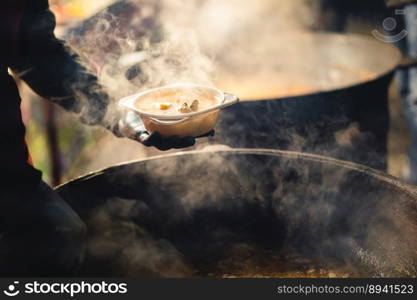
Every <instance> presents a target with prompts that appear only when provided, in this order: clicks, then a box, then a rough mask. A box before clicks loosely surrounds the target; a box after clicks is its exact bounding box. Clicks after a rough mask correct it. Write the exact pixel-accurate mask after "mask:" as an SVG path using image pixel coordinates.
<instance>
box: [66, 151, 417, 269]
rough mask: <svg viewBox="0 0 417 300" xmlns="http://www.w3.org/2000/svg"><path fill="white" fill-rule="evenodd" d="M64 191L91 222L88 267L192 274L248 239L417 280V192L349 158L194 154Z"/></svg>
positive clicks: (113, 171)
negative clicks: (352, 161)
mask: <svg viewBox="0 0 417 300" xmlns="http://www.w3.org/2000/svg"><path fill="white" fill-rule="evenodd" d="M58 192H59V193H60V194H61V196H62V197H64V199H66V201H68V202H69V203H70V205H71V206H72V207H73V208H74V209H75V210H76V211H77V212H78V213H79V214H80V216H81V218H82V219H84V220H85V221H86V223H87V224H88V227H89V244H88V255H87V259H86V265H85V266H84V268H83V275H90V276H104V275H109V276H145V277H146V276H196V274H198V271H199V270H203V269H204V270H210V266H212V265H215V264H216V262H218V261H219V260H222V259H225V257H227V255H228V249H230V248H232V247H233V246H235V245H240V244H242V243H243V244H245V243H247V244H252V245H256V246H257V247H259V248H262V249H267V250H268V251H272V252H271V253H275V252H276V253H278V252H279V251H281V250H282V249H286V251H290V252H291V253H296V254H297V255H301V256H303V257H307V258H311V259H314V260H318V261H321V262H323V263H330V262H331V263H332V264H336V265H349V266H350V267H351V268H354V270H355V274H359V275H361V276H375V277H391V276H405V277H415V276H417V190H416V189H415V188H414V187H412V186H409V185H407V184H404V183H402V182H399V181H398V180H396V179H395V178H393V177H390V176H388V175H385V174H383V173H381V172H379V171H375V170H372V169H370V168H367V167H363V166H360V165H357V164H353V163H348V162H342V161H339V160H335V159H330V158H325V157H320V156H316V155H309V154H300V153H295V152H285V151H273V150H230V151H217V152H216V151H214V152H188V153H182V154H176V155H170V156H163V157H157V158H152V159H147V160H143V161H138V162H133V163H128V164H124V165H120V166H115V167H112V168H109V169H106V170H103V171H100V172H97V173H92V174H90V175H88V176H86V177H82V178H79V179H77V180H74V181H72V182H69V183H67V184H65V185H63V186H61V187H59V188H58ZM307 267H308V266H307ZM190 270H194V271H195V270H197V271H196V272H194V271H190Z"/></svg>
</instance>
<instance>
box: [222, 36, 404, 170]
mask: <svg viewBox="0 0 417 300" xmlns="http://www.w3.org/2000/svg"><path fill="white" fill-rule="evenodd" d="M281 39H282V40H284V41H285V42H286V44H285V45H283V44H279V45H277V46H276V48H277V49H276V51H277V58H276V60H277V62H275V63H274V61H271V62H270V64H271V67H270V68H269V70H268V72H266V73H265V71H258V70H256V69H253V68H252V69H251V68H250V67H249V65H250V64H249V63H245V62H244V61H239V59H235V60H233V58H230V59H227V58H225V59H224V70H222V71H221V72H220V73H221V74H220V75H219V81H218V82H219V87H220V88H222V89H224V90H226V91H230V92H233V93H235V94H237V95H238V96H239V97H240V98H241V99H242V100H245V99H246V100H247V101H241V103H239V104H238V105H235V106H233V107H230V108H229V109H227V110H225V112H224V114H223V116H222V118H221V120H220V126H219V128H218V130H217V137H216V142H217V143H221V144H227V145H230V146H233V147H250V148H275V149H284V150H294V151H304V152H311V153H316V154H322V155H327V156H332V157H336V158H340V159H344V160H349V161H354V162H358V163H361V164H365V165H368V166H371V167H374V168H378V169H385V168H386V156H387V133H388V128H389V111H388V87H389V84H390V82H391V80H392V77H393V74H394V71H395V69H396V68H397V66H398V64H399V62H400V60H401V54H400V53H399V51H398V50H397V49H396V48H395V47H394V46H392V45H390V44H386V43H382V42H379V41H378V40H376V39H373V38H371V37H367V36H360V35H339V34H299V35H294V36H291V37H287V38H281ZM277 44H278V43H277ZM284 55H288V56H289V57H288V59H287V61H288V62H286V60H285V59H283V58H282V57H281V56H284ZM265 56H266V57H271V55H265ZM297 57H298V60H297ZM284 58H285V57H284ZM257 59H258V60H259V58H257ZM245 64H246V65H247V66H248V67H247V68H246V67H245ZM263 68H265V67H263ZM232 72H235V73H234V74H235V75H234V76H235V78H234V79H235V82H233V79H231V78H232V76H231V75H230V73H232ZM258 73H259V74H260V75H257V74H258ZM262 74H267V75H262ZM252 75H253V76H252ZM271 76H272V77H271ZM223 78H224V80H223ZM249 78H250V79H249ZM275 78H276V79H275ZM274 80H275V81H274ZM248 86H249V87H248ZM286 87H288V90H286ZM257 89H258V90H257ZM274 95H275V96H274Z"/></svg>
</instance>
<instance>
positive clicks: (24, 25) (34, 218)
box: [0, 0, 195, 276]
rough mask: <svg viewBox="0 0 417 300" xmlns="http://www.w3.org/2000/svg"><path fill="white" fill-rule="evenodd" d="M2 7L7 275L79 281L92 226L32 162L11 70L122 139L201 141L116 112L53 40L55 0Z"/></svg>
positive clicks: (0, 222) (0, 160)
mask: <svg viewBox="0 0 417 300" xmlns="http://www.w3.org/2000/svg"><path fill="white" fill-rule="evenodd" d="M0 6H1V9H0V43H1V47H0V92H1V96H0V99H1V100H0V101H1V102H0V103H1V105H2V108H1V109H0V138H1V139H0V146H1V147H0V168H1V180H0V275H1V276H13V275H15V276H72V275H74V274H76V272H77V270H78V269H79V267H80V265H81V261H82V257H83V253H84V250H85V237H86V226H85V224H84V223H83V222H82V221H81V219H80V217H79V216H78V215H77V213H76V212H75V211H74V210H72V208H71V207H70V206H69V205H68V204H67V203H66V202H64V200H63V199H61V198H60V196H59V195H58V194H57V193H56V192H55V191H54V190H53V189H51V187H49V186H48V185H47V184H46V183H45V182H43V181H42V179H41V172H40V171H39V170H36V169H35V168H34V167H33V166H32V165H31V164H30V163H29V162H28V149H27V147H26V145H25V142H24V137H25V126H24V124H23V122H22V117H21V111H20V98H19V93H18V89H17V87H16V84H15V82H14V79H13V77H12V76H11V75H10V73H11V72H10V70H11V71H12V73H13V74H14V75H15V76H17V77H18V78H20V79H21V80H23V81H25V82H26V83H27V84H28V85H29V86H30V87H31V88H32V89H33V90H34V91H35V92H36V93H38V94H39V95H41V96H42V97H44V98H46V99H48V100H49V101H52V102H53V103H56V104H58V105H60V106H62V107H63V108H64V109H66V110H68V111H71V112H74V113H75V114H77V115H78V117H79V119H80V121H81V122H83V123H84V124H87V125H99V126H103V127H105V128H106V129H108V130H110V131H112V132H113V133H114V134H115V135H116V136H117V137H127V138H130V139H134V140H136V141H138V142H140V143H142V144H143V145H145V146H153V147H156V148H158V149H160V150H168V149H170V148H183V147H188V146H192V145H193V144H194V143H195V140H194V138H193V137H188V138H178V137H169V138H161V136H160V135H159V134H158V133H154V134H149V133H148V132H146V130H145V129H144V126H143V124H142V122H141V120H140V119H139V118H138V117H136V115H132V114H128V113H125V112H123V111H119V110H117V109H116V107H115V105H114V104H112V101H111V100H110V97H109V96H108V95H107V94H106V92H105V91H104V90H103V89H102V87H101V86H100V84H99V82H98V79H97V77H96V76H95V75H93V74H91V73H90V72H89V71H88V70H87V69H86V68H85V67H84V66H83V65H82V64H81V63H80V61H79V57H78V56H77V54H76V53H74V51H72V50H71V49H70V48H69V47H67V46H66V45H65V43H64V42H63V41H60V40H58V39H57V38H56V37H55V36H54V29H55V17H54V15H53V13H52V12H51V11H50V9H49V3H48V0H3V1H2V2H1V4H0Z"/></svg>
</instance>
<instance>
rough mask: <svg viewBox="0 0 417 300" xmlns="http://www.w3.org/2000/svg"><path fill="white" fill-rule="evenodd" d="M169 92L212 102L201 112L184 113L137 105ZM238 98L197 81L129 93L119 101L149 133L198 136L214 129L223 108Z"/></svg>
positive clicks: (164, 95)
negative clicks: (142, 107) (160, 112)
mask: <svg viewBox="0 0 417 300" xmlns="http://www.w3.org/2000/svg"><path fill="white" fill-rule="evenodd" d="M171 95H172V97H176V96H178V95H181V96H182V97H187V96H188V95H189V99H199V100H201V99H210V103H212V104H211V105H210V106H209V107H208V108H205V109H202V110H200V111H197V112H191V113H185V114H184V113H179V112H176V113H175V114H174V113H170V114H155V113H152V112H148V111H144V110H142V109H140V108H139V106H140V105H139V104H140V103H141V102H142V101H154V102H155V103H158V102H160V101H158V99H161V98H162V97H164V98H166V97H167V96H169V97H170V96H171ZM238 101H239V98H238V97H236V96H234V95H232V94H229V93H225V92H222V91H220V90H218V89H215V88H211V87H206V86H201V85H196V84H175V85H169V86H164V87H160V88H156V89H151V90H147V91H145V92H142V93H139V94H135V95H131V96H129V97H126V98H123V99H122V100H120V102H119V105H120V106H122V107H124V108H127V109H130V110H132V111H134V112H136V113H137V114H138V115H139V116H140V117H141V119H142V121H143V123H144V125H145V127H146V130H148V131H149V132H151V133H152V132H155V131H157V132H159V133H160V134H161V135H162V136H163V137H168V136H174V135H176V136H179V137H187V136H193V137H198V136H201V135H204V134H206V133H208V132H209V131H210V130H212V129H214V127H215V125H216V123H217V119H218V116H219V113H220V110H221V109H222V108H224V107H227V106H230V105H233V104H235V103H237V102H238Z"/></svg>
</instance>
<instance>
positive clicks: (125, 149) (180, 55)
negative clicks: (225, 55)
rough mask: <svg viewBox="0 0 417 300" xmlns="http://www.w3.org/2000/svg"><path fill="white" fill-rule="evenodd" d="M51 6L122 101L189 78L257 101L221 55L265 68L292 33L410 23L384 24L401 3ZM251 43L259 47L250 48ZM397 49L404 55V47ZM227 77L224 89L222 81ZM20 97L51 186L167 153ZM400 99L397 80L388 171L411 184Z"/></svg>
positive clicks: (64, 1) (276, 0)
mask: <svg viewBox="0 0 417 300" xmlns="http://www.w3.org/2000/svg"><path fill="white" fill-rule="evenodd" d="M49 2H50V7H51V9H52V10H53V12H54V13H55V15H56V19H57V24H58V26H57V28H56V35H57V36H59V37H60V38H62V39H65V40H66V41H67V42H68V43H69V44H70V45H71V46H72V47H74V49H76V50H77V52H78V53H79V54H80V56H81V58H82V59H83V60H84V61H85V63H86V64H88V66H89V67H90V68H91V69H92V70H93V71H94V72H96V73H97V74H98V75H99V78H100V80H101V82H102V84H103V85H104V86H105V87H106V88H107V89H108V91H109V93H110V94H111V96H112V98H113V99H114V100H115V101H116V100H117V99H120V98H121V97H123V96H127V95H129V94H132V93H135V92H137V91H140V90H143V89H147V88H150V87H155V86H160V85H163V84H168V83H172V82H174V81H178V80H182V81H189V80H190V79H192V81H193V82H197V83H201V84H205V85H214V86H219V87H220V88H224V89H227V90H228V91H231V92H234V93H235V94H237V95H239V96H241V97H246V96H247V97H251V98H256V97H257V95H256V91H255V88H254V87H251V86H250V83H247V84H242V82H240V84H236V83H235V82H233V80H234V78H233V75H230V74H229V75H230V76H228V75H227V74H226V75H224V74H222V75H221V76H220V75H219V74H220V73H221V72H220V70H219V67H218V66H219V65H221V64H222V63H225V62H222V61H221V60H218V59H216V58H214V57H215V56H214V55H213V53H215V52H216V53H217V52H233V53H235V54H236V55H241V56H246V55H248V57H249V60H251V61H253V62H254V64H255V65H257V57H258V56H257V54H259V53H261V52H262V51H261V49H264V48H265V47H271V48H273V49H279V48H282V49H285V45H286V43H288V42H289V41H288V39H286V37H287V36H289V35H291V33H292V32H312V31H330V32H343V33H361V34H364V35H368V36H370V37H372V36H373V33H372V32H374V31H375V30H377V31H379V32H384V31H386V30H387V29H388V27H390V26H391V27H396V29H398V32H400V31H401V29H402V28H405V21H402V20H403V18H402V16H397V17H396V18H395V19H394V20H395V22H396V23H395V24H394V23H392V24H388V23H389V21H386V20H387V18H388V17H389V16H391V15H395V14H396V13H401V11H395V9H397V10H401V9H404V6H403V4H402V3H401V2H402V1H393V2H395V3H392V1H391V3H389V4H390V5H395V6H394V7H395V8H393V9H394V10H393V9H387V7H386V1H383V0H382V1H381V0H367V1H356V0H355V1H336V0H292V1H287V0H245V1H244V0H230V1H225V0H223V1H220V0H189V1H183V0H153V1H152V0H129V1H128V0H124V1H114V0H90V1H81V0H50V1H49ZM388 20H391V19H388ZM391 21H392V20H391ZM384 22H385V23H384ZM402 22H404V23H402ZM391 29H394V28H391ZM249 34H250V36H251V37H256V39H255V40H250V39H248V38H247V36H248V35H249ZM393 43H394V41H393ZM395 44H396V46H398V47H400V48H402V49H403V50H404V51H405V52H406V50H405V48H404V45H402V44H401V41H395ZM249 48H250V50H249ZM165 54H166V55H165ZM159 57H164V59H163V60H161V59H159ZM277 57H280V58H281V59H284V60H289V59H294V60H296V63H297V64H300V63H303V59H307V58H304V57H300V56H297V57H295V58H293V56H291V57H289V56H288V57H286V56H285V54H284V55H280V54H279V52H274V53H272V54H271V57H270V60H273V59H275V58H277ZM147 61H152V63H146V62H147ZM144 62H145V63H144ZM249 74H250V72H249ZM219 76H220V77H221V78H222V80H217V79H218V78H219ZM364 76H366V74H365V75H364ZM267 77H268V74H266V75H265V78H266V79H265V80H266V81H267V80H268V79H267ZM174 79H175V80H174ZM397 79H398V76H397ZM249 81H250V80H249V79H248V82H249ZM245 82H246V81H245ZM257 88H259V87H257ZM303 89H304V87H300V86H297V85H296V84H294V82H291V83H288V86H287V87H286V89H285V90H283V89H280V90H275V91H272V92H271V93H272V94H273V95H274V96H279V95H281V94H282V95H284V96H287V95H292V94H298V93H301V94H302V93H308V92H310V90H309V89H308V88H307V90H303ZM20 90H21V94H22V99H23V104H22V111H23V114H24V120H25V122H26V124H27V141H28V144H29V149H30V152H31V156H32V159H33V161H34V164H35V166H36V167H37V168H39V169H40V170H42V171H43V174H44V179H45V180H46V181H47V182H49V183H50V184H52V185H57V184H59V183H63V182H65V181H67V180H70V179H73V178H75V177H78V176H81V175H84V174H85V173H87V172H90V171H95V170H97V169H101V168H105V167H108V166H111V165H114V164H117V163H122V162H125V161H129V160H134V159H139V158H144V157H147V156H152V155H159V154H162V152H159V151H157V150H155V149H148V148H145V147H143V146H141V145H140V144H138V143H135V142H132V141H128V140H126V139H118V138H115V137H113V135H112V134H111V133H109V132H106V131H105V130H104V129H101V128H96V127H87V126H83V125H81V124H80V122H79V121H78V120H77V119H76V118H74V116H72V115H71V114H69V113H66V112H64V111H63V110H62V109H61V108H59V107H56V106H54V105H52V104H50V103H48V102H47V101H44V100H43V99H40V98H39V97H38V96H37V95H35V94H34V93H33V92H32V91H30V89H29V88H27V87H26V86H25V85H24V83H20ZM400 91H401V89H400V87H399V86H398V80H394V81H393V83H392V84H391V86H390V89H389V111H390V118H391V122H390V131H389V142H388V151H389V156H388V172H389V173H390V174H392V175H394V176H398V177H400V178H403V179H406V180H407V179H409V174H410V170H409V169H410V168H409V154H408V153H409V147H410V143H411V137H410V136H411V135H410V130H409V128H410V126H409V124H408V123H407V118H406V115H405V113H404V105H403V104H402V101H401V96H400ZM264 93H266V92H264ZM209 144H210V141H209V140H208V139H202V140H201V141H200V142H199V143H198V145H197V146H195V147H194V148H193V149H196V148H198V149H200V148H204V147H205V146H207V145H209Z"/></svg>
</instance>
